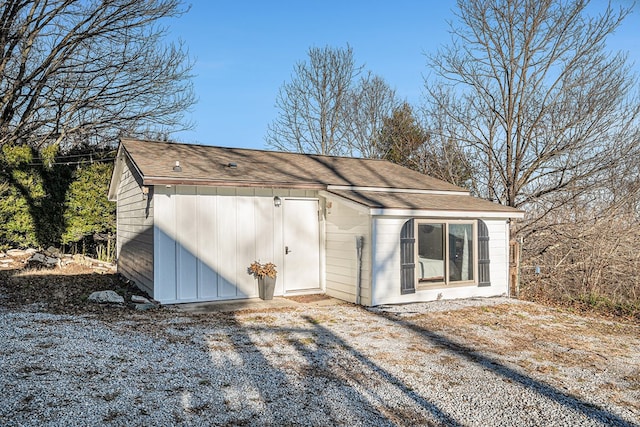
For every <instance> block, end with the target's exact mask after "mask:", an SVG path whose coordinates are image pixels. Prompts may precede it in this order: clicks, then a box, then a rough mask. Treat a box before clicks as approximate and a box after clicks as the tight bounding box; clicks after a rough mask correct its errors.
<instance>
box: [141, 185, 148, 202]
mask: <svg viewBox="0 0 640 427" xmlns="http://www.w3.org/2000/svg"><path fill="white" fill-rule="evenodd" d="M147 197H149V187H146V186H143V187H142V200H147Z"/></svg>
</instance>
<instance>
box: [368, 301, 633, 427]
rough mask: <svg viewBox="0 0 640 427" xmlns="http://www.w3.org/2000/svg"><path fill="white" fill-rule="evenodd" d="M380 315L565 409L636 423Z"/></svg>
mask: <svg viewBox="0 0 640 427" xmlns="http://www.w3.org/2000/svg"><path fill="white" fill-rule="evenodd" d="M375 314H377V315H379V316H382V317H383V318H385V319H387V320H390V321H392V322H394V323H396V324H398V325H400V326H402V327H404V328H407V329H409V330H411V331H413V332H416V333H417V334H419V336H421V337H422V338H423V339H425V341H428V342H429V343H430V344H432V345H435V346H438V347H441V348H443V349H444V350H445V351H448V352H449V353H450V354H452V355H454V356H458V357H461V358H462V359H466V360H468V361H469V362H472V363H475V364H477V365H479V366H481V367H482V368H484V369H487V370H488V371H490V372H493V373H495V374H496V375H499V376H501V377H503V378H505V379H507V380H510V381H513V382H514V383H517V384H519V385H521V386H523V387H525V388H527V389H530V390H532V391H534V392H535V393H537V394H539V395H541V396H544V397H545V398H547V399H549V400H551V401H554V402H556V403H558V404H560V405H562V406H565V407H566V408H569V409H571V410H573V411H575V412H578V413H582V414H584V415H585V416H587V417H588V418H590V419H592V420H594V421H596V422H599V423H604V424H605V425H609V426H625V427H626V426H629V427H634V426H638V424H634V423H631V422H629V421H627V420H625V419H623V418H620V417H619V416H617V415H616V414H612V413H611V412H608V411H606V410H604V409H602V408H599V407H597V406H595V405H593V404H591V403H588V402H585V401H582V400H580V399H578V398H577V397H575V396H572V395H570V394H567V393H564V392H562V391H560V390H558V389H556V388H554V387H552V386H550V385H549V384H545V383H543V382H541V381H538V380H536V379H534V378H531V377H529V376H527V375H524V374H522V373H521V372H518V371H517V370H515V369H513V368H510V367H508V366H505V365H504V364H502V363H501V362H500V361H499V360H496V359H494V358H491V357H489V356H487V355H484V354H482V353H481V352H479V351H477V350H475V349H474V348H472V347H469V346H466V345H464V344H461V343H458V342H455V341H453V340H451V339H450V338H447V337H446V336H444V335H442V334H440V333H437V332H434V331H431V330H429V329H426V328H424V327H421V326H419V325H416V324H415V323H412V322H410V321H407V320H403V319H401V318H399V317H398V316H397V315H394V314H391V313H380V312H378V313H375Z"/></svg>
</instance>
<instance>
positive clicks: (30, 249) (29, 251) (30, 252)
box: [25, 248, 38, 255]
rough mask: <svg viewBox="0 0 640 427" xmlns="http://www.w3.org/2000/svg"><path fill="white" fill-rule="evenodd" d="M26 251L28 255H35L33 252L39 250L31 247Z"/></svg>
mask: <svg viewBox="0 0 640 427" xmlns="http://www.w3.org/2000/svg"><path fill="white" fill-rule="evenodd" d="M25 252H26V253H27V255H33V254H35V253H36V252H38V251H36V250H35V249H33V248H29V249H27V250H26V251H25Z"/></svg>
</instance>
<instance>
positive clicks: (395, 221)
mask: <svg viewBox="0 0 640 427" xmlns="http://www.w3.org/2000/svg"><path fill="white" fill-rule="evenodd" d="M409 219H411V218H398V217H374V218H373V227H372V235H373V246H374V247H373V254H374V259H373V271H372V284H373V299H372V302H371V305H380V304H397V303H409V302H423V301H434V300H438V299H456V298H473V297H493V296H500V295H507V294H508V277H509V224H508V222H507V220H506V219H484V218H480V219H482V220H483V221H484V223H485V224H486V225H487V228H488V230H489V256H490V260H491V262H490V275H491V286H486V287H478V286H477V285H474V286H459V287H456V286H453V287H446V288H445V287H443V288H437V289H425V290H418V289H416V292H415V293H411V294H406V295H402V294H401V293H400V231H401V229H402V226H403V225H404V223H405V222H406V221H408V220H409Z"/></svg>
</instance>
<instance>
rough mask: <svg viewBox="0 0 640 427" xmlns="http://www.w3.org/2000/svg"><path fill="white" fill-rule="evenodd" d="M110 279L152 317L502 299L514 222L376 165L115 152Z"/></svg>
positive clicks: (235, 151)
mask: <svg viewBox="0 0 640 427" xmlns="http://www.w3.org/2000/svg"><path fill="white" fill-rule="evenodd" d="M109 198H110V200H114V201H116V202H117V257H118V260H117V264H118V271H119V272H120V273H121V274H123V275H124V276H125V277H127V278H129V279H131V280H132V281H134V282H135V283H136V285H137V286H138V287H140V288H141V289H143V290H145V291H146V292H147V293H148V294H149V295H150V296H151V297H153V298H154V299H155V300H156V301H159V302H160V303H163V304H173V303H183V302H197V301H218V300H232V299H242V298H254V297H257V296H258V288H257V282H256V280H255V279H254V278H253V276H251V275H250V274H249V272H248V267H249V265H250V264H251V263H252V262H253V261H260V262H263V263H266V262H272V263H274V264H276V266H277V270H278V276H277V281H276V290H275V295H280V296H290V295H299V294H307V293H326V294H327V295H330V296H333V297H336V298H340V299H342V300H346V301H350V302H355V303H358V304H362V305H366V306H375V305H380V304H391V303H407V302H417V301H430V300H436V299H450V298H469V297H490V296H498V295H505V294H507V293H508V289H509V224H510V219H514V218H522V217H523V215H524V213H523V212H522V211H519V210H516V209H513V208H509V207H505V206H502V205H500V204H497V203H492V202H489V201H486V200H482V199H479V198H476V197H472V196H471V195H470V194H469V192H468V191H467V190H465V189H462V188H460V187H457V186H454V185H452V184H449V183H447V182H444V181H440V180H437V179H435V178H432V177H429V176H425V175H422V174H420V173H418V172H415V171H413V170H410V169H407V168H404V167H402V166H399V165H396V164H393V163H390V162H387V161H384V160H372V159H359V158H347V157H332V156H320V155H308V154H298V153H284V152H273V151H261V150H250V149H239V148H224V147H212V146H204V145H190V144H178V143H168V142H158V141H141V140H133V139H123V140H122V141H121V143H120V146H119V149H118V154H117V158H116V163H115V167H114V171H113V177H112V180H111V185H110V188H109Z"/></svg>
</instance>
